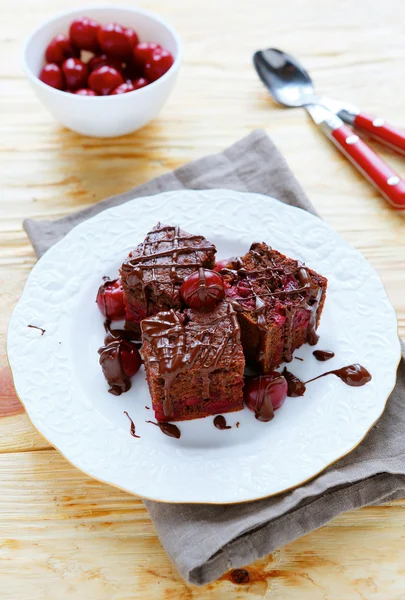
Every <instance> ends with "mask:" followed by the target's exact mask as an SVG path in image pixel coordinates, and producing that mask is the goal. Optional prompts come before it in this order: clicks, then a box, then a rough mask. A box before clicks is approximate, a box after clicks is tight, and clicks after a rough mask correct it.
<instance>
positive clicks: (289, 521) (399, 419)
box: [24, 131, 405, 585]
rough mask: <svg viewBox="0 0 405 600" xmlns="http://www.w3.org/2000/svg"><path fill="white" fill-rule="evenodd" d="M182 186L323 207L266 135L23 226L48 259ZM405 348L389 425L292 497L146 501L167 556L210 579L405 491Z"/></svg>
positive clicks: (191, 577)
mask: <svg viewBox="0 0 405 600" xmlns="http://www.w3.org/2000/svg"><path fill="white" fill-rule="evenodd" d="M182 188H191V189H207V188H232V189H235V190H241V191H246V192H258V193H262V194H267V195H271V196H275V197H276V198H278V199H279V200H280V201H282V202H285V203H287V204H292V205H294V206H299V207H301V208H304V209H306V210H309V211H311V212H313V213H315V210H314V208H313V207H312V205H311V204H310V202H309V200H308V199H307V197H306V196H305V194H304V192H303V191H302V189H301V188H300V186H299V184H298V183H297V181H296V180H295V178H294V176H293V174H292V173H291V171H290V169H289V167H288V165H287V163H286V162H285V160H284V158H283V157H282V156H281V154H280V153H279V151H278V150H277V148H276V147H275V146H274V145H273V143H272V142H271V141H270V139H269V138H268V137H267V136H266V134H265V133H264V132H262V131H255V132H253V133H252V134H250V135H249V136H248V137H247V138H245V139H243V140H241V141H239V142H237V143H236V144H234V145H233V146H232V147H231V148H228V149H227V150H225V151H224V152H222V153H220V154H217V155H216V156H208V157H205V158H202V159H200V160H197V161H195V162H193V163H191V164H188V165H186V166H184V167H181V168H180V169H177V170H176V171H174V172H172V173H168V174H166V175H163V176H162V177H158V178H157V179H155V180H154V181H151V182H149V183H146V184H144V185H141V186H140V187H138V188H136V189H134V190H131V191H129V192H126V193H125V194H121V195H119V196H115V197H113V198H109V199H107V200H104V201H103V202H100V203H98V204H97V205H96V206H92V207H90V208H88V209H85V210H82V211H80V212H77V213H75V214H73V215H69V216H67V217H65V218H63V219H59V220H58V221H32V220H30V219H27V220H26V221H25V222H24V228H25V230H26V231H27V233H28V236H29V238H30V240H31V242H32V244H33V246H34V248H35V251H36V253H37V255H38V256H41V255H42V254H43V253H44V252H45V251H46V250H47V249H48V248H49V247H50V246H52V244H54V243H55V242H57V241H58V240H60V239H61V238H62V237H63V236H64V235H65V234H66V233H67V232H68V231H69V230H70V229H72V227H74V226H75V225H77V224H79V223H81V222H82V221H83V220H84V219H87V218H89V217H91V216H93V215H95V214H97V213H98V212H100V211H102V210H104V209H106V208H109V207H111V206H116V205H117V204H121V203H122V202H126V201H127V200H130V199H132V198H136V197H139V196H147V195H153V194H157V193H159V192H161V191H167V190H175V189H182ZM404 358H405V345H402V360H401V363H400V365H399V368H398V378H397V384H396V387H395V389H394V391H393V392H392V394H391V396H390V398H389V400H388V403H387V408H386V410H385V412H384V415H383V416H382V417H381V419H380V421H379V422H378V423H377V425H375V426H374V427H373V429H372V430H371V431H370V432H369V434H368V435H367V437H366V438H365V440H364V441H363V442H362V443H361V444H360V445H359V446H358V447H357V448H356V449H355V450H354V451H353V452H352V453H351V454H349V455H348V456H346V457H345V458H343V459H341V460H340V461H338V462H337V463H335V464H334V465H333V466H331V467H329V468H328V469H327V470H326V471H324V472H323V473H322V474H321V475H319V476H318V477H316V478H315V479H313V480H312V481H310V482H308V483H306V484H305V485H302V486H300V487H299V488H296V489H295V490H293V491H290V492H287V493H285V494H280V495H278V496H275V497H273V498H267V499H263V500H258V501H255V502H250V503H245V504H234V505H226V506H214V505H204V504H191V505H190V504H189V505H188V504H165V503H160V502H152V501H150V500H145V505H146V507H147V509H148V511H149V513H150V515H151V517H152V520H153V522H154V524H155V527H156V530H157V532H158V535H159V537H160V539H161V541H162V544H163V546H164V548H165V549H166V552H167V553H168V555H169V556H170V558H171V559H172V560H173V562H174V563H175V565H176V567H177V569H178V570H179V572H180V574H181V575H182V576H183V577H184V579H186V580H187V581H189V582H191V583H194V584H197V585H204V584H206V583H208V582H210V581H213V580H214V579H217V578H218V577H219V576H220V575H222V574H223V573H224V572H225V571H227V570H228V569H231V568H236V567H242V566H245V565H248V564H249V563H251V562H253V561H255V560H256V559H258V558H260V557H262V556H265V555H266V554H269V553H270V552H273V551H274V550H275V549H276V548H278V547H280V546H282V545H283V544H286V543H287V542H290V541H292V540H295V539H297V538H298V537H300V536H302V535H304V534H306V533H308V532H310V531H312V530H313V529H316V528H318V527H321V526H322V525H324V524H325V523H327V522H328V521H330V520H331V519H333V518H334V517H336V516H337V515H339V514H341V513H343V512H345V511H348V510H353V509H355V508H360V507H362V506H367V505H370V504H375V503H381V502H386V501H391V500H394V499H396V498H401V497H404V496H405V361H404Z"/></svg>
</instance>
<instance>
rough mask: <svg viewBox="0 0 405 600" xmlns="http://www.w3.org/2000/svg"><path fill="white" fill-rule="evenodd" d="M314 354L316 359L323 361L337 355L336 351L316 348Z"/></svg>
mask: <svg viewBox="0 0 405 600" xmlns="http://www.w3.org/2000/svg"><path fill="white" fill-rule="evenodd" d="M312 354H313V355H314V356H315V358H316V360H320V361H322V362H325V361H326V360H330V359H331V358H333V357H334V356H335V353H334V352H330V351H329V350H314V351H313V352H312Z"/></svg>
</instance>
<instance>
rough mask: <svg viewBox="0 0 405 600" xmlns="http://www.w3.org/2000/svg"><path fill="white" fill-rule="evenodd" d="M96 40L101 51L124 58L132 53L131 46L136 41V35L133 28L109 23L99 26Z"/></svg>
mask: <svg viewBox="0 0 405 600" xmlns="http://www.w3.org/2000/svg"><path fill="white" fill-rule="evenodd" d="M98 41H99V43H100V46H101V49H102V50H103V52H105V53H106V54H109V55H110V56H116V57H117V58H122V59H123V60H124V59H126V58H130V56H131V55H132V48H133V47H134V46H135V45H136V44H137V43H138V36H137V35H136V33H135V31H134V30H133V29H125V27H121V25H118V24H117V23H109V24H108V25H102V26H101V27H100V31H99V32H98Z"/></svg>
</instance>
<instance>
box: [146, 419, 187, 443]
mask: <svg viewBox="0 0 405 600" xmlns="http://www.w3.org/2000/svg"><path fill="white" fill-rule="evenodd" d="M146 423H152V425H156V426H157V427H159V428H160V431H161V432H162V433H164V434H165V435H168V436H169V437H174V438H176V439H177V440H178V439H179V437H180V436H181V432H180V429H179V428H178V427H177V425H174V424H173V423H160V422H159V421H158V422H157V423H155V421H146Z"/></svg>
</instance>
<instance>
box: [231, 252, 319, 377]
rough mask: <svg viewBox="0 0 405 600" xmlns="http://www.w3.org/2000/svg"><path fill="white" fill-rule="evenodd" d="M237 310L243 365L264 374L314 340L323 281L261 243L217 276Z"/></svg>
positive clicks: (300, 265)
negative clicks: (254, 367) (243, 354)
mask: <svg viewBox="0 0 405 600" xmlns="http://www.w3.org/2000/svg"><path fill="white" fill-rule="evenodd" d="M221 274H222V276H223V278H224V284H225V296H226V298H227V299H228V300H229V301H230V302H231V303H232V305H233V307H234V308H235V310H236V311H237V314H238V319H239V324H240V327H241V339H242V344H243V350H244V353H245V357H246V360H247V361H248V362H251V363H254V364H258V365H259V368H260V370H261V371H262V372H264V373H268V372H269V371H272V370H273V369H275V368H276V367H278V366H279V365H280V364H281V363H282V362H284V361H285V362H289V361H291V360H292V356H293V352H294V350H296V349H297V348H299V347H300V346H302V344H304V343H305V342H308V343H309V344H311V345H314V344H316V343H317V341H318V335H317V333H316V328H317V327H318V325H319V321H320V318H321V314H322V309H323V305H324V302H325V296H326V287H327V279H326V278H325V277H322V275H318V273H315V271H313V270H312V269H308V268H307V267H305V266H304V265H303V264H302V263H300V262H298V261H296V260H293V259H292V258H288V257H287V256H284V254H281V253H280V252H277V250H273V249H272V248H270V247H269V246H267V245H266V244H265V243H254V244H252V246H251V248H250V250H249V252H248V253H247V254H245V256H243V257H242V258H238V259H233V260H231V262H230V264H229V265H228V267H227V268H224V269H223V270H222V271H221Z"/></svg>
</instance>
